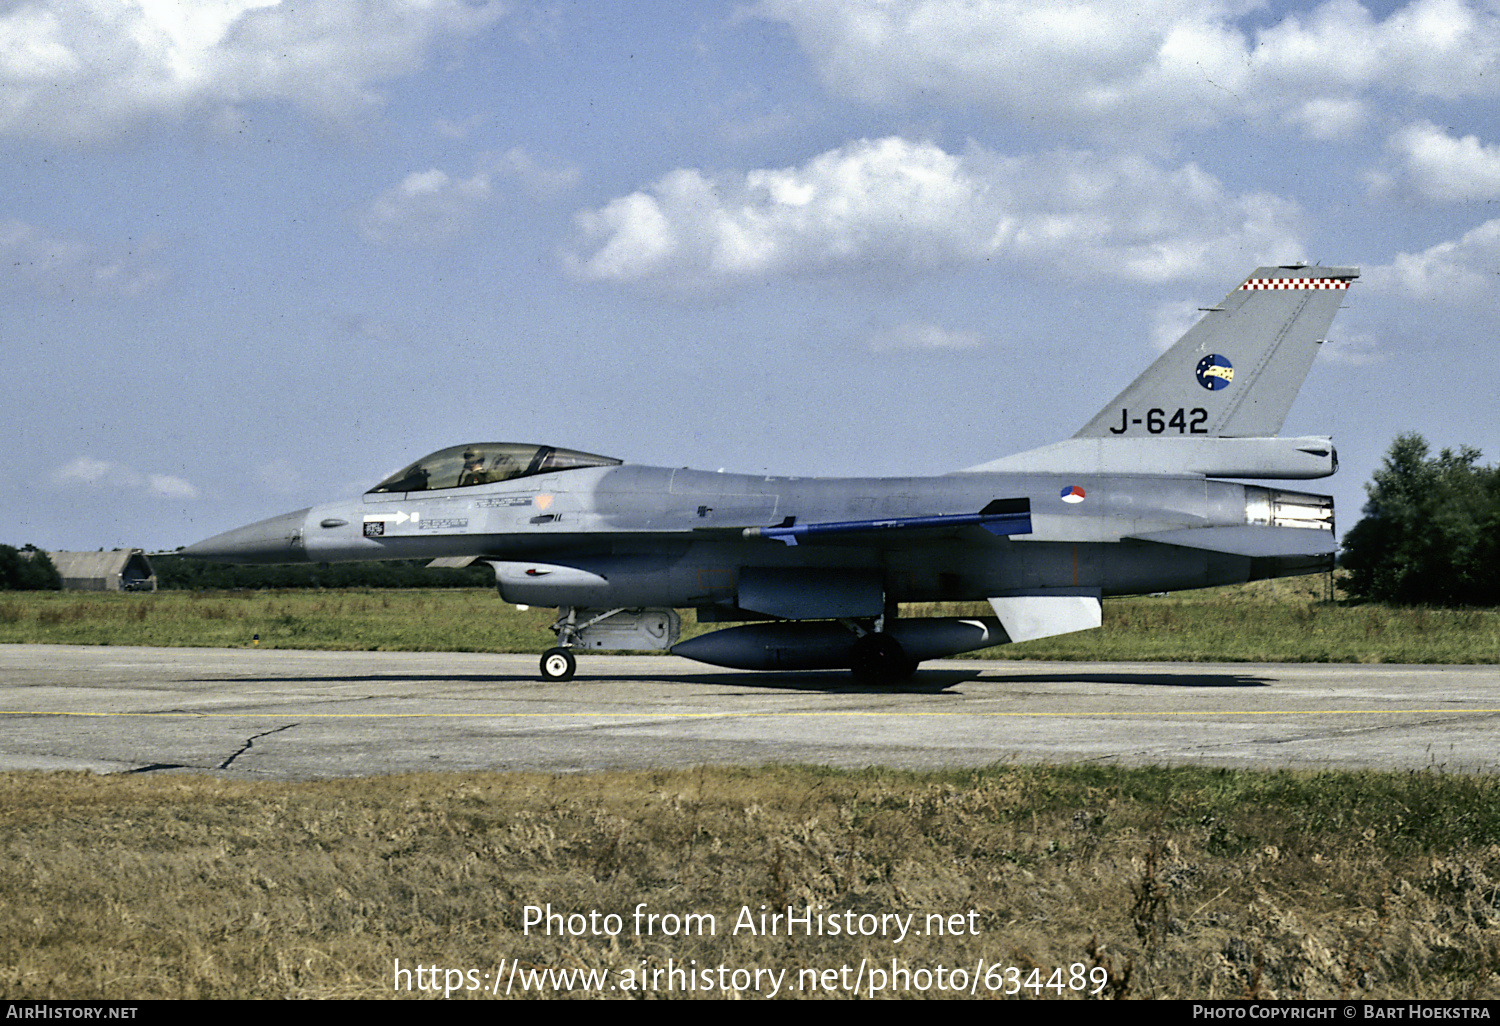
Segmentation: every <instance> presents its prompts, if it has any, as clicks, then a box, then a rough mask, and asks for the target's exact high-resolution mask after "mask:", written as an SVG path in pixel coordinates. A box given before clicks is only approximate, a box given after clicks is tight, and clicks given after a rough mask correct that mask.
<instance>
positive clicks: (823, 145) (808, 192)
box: [0, 0, 1500, 549]
mask: <svg viewBox="0 0 1500 1026" xmlns="http://www.w3.org/2000/svg"><path fill="white" fill-rule="evenodd" d="M1497 100H1500V5H1497V4H1496V3H1493V2H1489V3H1484V2H1462V0H1415V2H1411V3H1379V4H1375V3H1369V4H1360V3H1356V2H1352V0H1331V2H1327V3H1321V4H1282V3H1248V2H1247V3H1239V2H1197V0H1144V2H1140V3H1136V4H1132V5H1128V7H1127V6H1124V5H1118V4H1113V3H1104V2H1098V3H1090V2H1079V3H1052V4H1048V3H1042V4H1038V3H1036V2H1034V0H1026V2H998V0H997V2H981V0H926V2H911V3H896V2H882V0H798V2H792V0H765V2H762V3H753V4H743V5H739V4H718V3H671V4H610V3H524V2H514V3H477V2H474V3H470V2H462V0H405V2H401V0H361V2H358V3H355V2H351V0H328V2H324V0H298V2H296V3H291V2H275V0H203V2H198V3H192V2H176V0H134V2H126V0H83V2H80V0H20V2H5V0H0V148H3V153H4V160H0V293H3V304H0V339H3V343H4V347H5V352H6V354H7V356H8V357H9V359H8V363H9V366H10V370H11V373H10V374H9V375H8V379H9V382H10V384H9V385H8V386H7V397H6V402H5V403H4V405H3V411H4V412H3V414H0V416H3V423H4V425H5V428H6V436H7V437H8V438H9V439H10V440H11V444H10V445H8V446H6V447H5V449H4V450H3V452H0V465H3V468H4V472H5V478H6V480H8V481H10V482H12V485H11V486H10V487H8V488H5V489H0V516H3V519H4V522H5V525H6V526H5V529H4V530H3V531H0V541H3V542H6V543H9V544H16V545H19V544H23V543H28V542H30V543H34V544H37V545H40V546H42V547H44V548H53V549H93V548H100V547H104V548H112V547H116V546H141V547H144V548H147V549H164V548H175V547H177V546H179V545H184V544H187V543H190V542H192V541H195V540H198V539H200V538H203V537H205V536H207V535H210V534H214V533H217V532H219V531H222V530H225V529H228V528H231V527H235V526H238V525H240V524H242V523H245V522H248V521H251V520H255V519H260V518H263V517H266V516H271V515H273V514H277V513H281V512H284V511H286V510H290V509H294V508H298V507H300V506H305V505H310V504H312V503H315V502H320V501H326V500H330V499H334V498H340V497H345V496H349V495H353V494H357V493H358V492H360V491H362V490H364V489H365V488H367V487H369V486H370V485H371V484H373V483H374V482H375V481H377V480H379V479H380V478H381V477H383V476H384V475H386V474H387V473H389V472H391V471H393V470H395V469H396V468H398V467H399V466H402V465H405V464H406V463H408V462H410V461H411V460H413V459H415V458H417V457H418V456H421V455H422V454H424V453H426V452H428V451H431V450H434V449H438V448H441V447H444V446H448V445H453V444H459V443H462V442H466V441H471V440H472V441H502V440H514V441H527V442H546V443H550V444H556V445H562V446H567V447H570V448H575V449H583V450H586V451H591V452H598V453H603V454H606V455H610V456H616V457H620V458H623V459H625V460H627V461H630V462H640V463H653V464H659V465H670V466H695V467H702V468H708V469H717V468H721V467H722V468H724V469H727V470H731V471H744V472H750V473H758V472H770V473H787V474H831V475H833V474H836V475H904V474H921V473H941V472H946V471H950V470H955V469H960V468H962V467H966V466H971V465H974V464H977V463H981V462H984V461H986V460H990V459H993V458H996V457H998V456H1002V455H1005V454H1007V453H1010V452H1015V451H1019V450H1022V449H1026V448H1031V447H1034V446H1037V445H1041V444H1045V443H1047V442H1050V441H1054V440H1057V439H1060V438H1064V437H1067V436H1069V435H1071V434H1072V433H1073V432H1074V431H1075V430H1077V429H1078V427H1080V426H1081V425H1082V424H1083V423H1084V422H1085V421H1087V420H1088V419H1089V418H1090V417H1091V416H1092V415H1093V414H1094V412H1095V411H1097V410H1098V409H1099V408H1100V407H1102V406H1103V405H1104V403H1105V402H1106V401H1108V400H1109V399H1110V398H1111V397H1112V396H1113V395H1114V394H1115V393H1116V392H1117V391H1118V390H1119V389H1120V388H1121V387H1122V386H1123V385H1124V384H1126V383H1127V382H1128V381H1129V380H1130V379H1131V378H1133V377H1134V376H1135V375H1136V374H1137V373H1138V372H1139V371H1140V369H1141V368H1143V367H1144V366H1145V365H1146V363H1148V362H1149V361H1150V359H1152V358H1153V357H1154V355H1155V353H1156V352H1157V351H1158V350H1159V347H1160V346H1161V345H1162V344H1163V342H1164V341H1169V340H1170V338H1171V337H1175V335H1176V334H1177V333H1179V332H1180V331H1181V330H1182V329H1183V328H1185V327H1186V324H1187V319H1188V318H1190V317H1191V315H1192V312H1193V311H1194V310H1195V309H1196V308H1197V307H1200V306H1208V305H1212V304H1213V303H1214V302H1216V301H1217V300H1218V299H1220V298H1221V297H1222V296H1223V295H1224V294H1225V293H1226V292H1227V291H1228V290H1229V289H1230V288H1231V287H1232V286H1234V285H1235V284H1237V283H1238V281H1239V280H1240V279H1241V278H1242V277H1243V276H1244V275H1245V274H1246V273H1247V272H1248V271H1250V270H1251V269H1253V268H1254V267H1256V266H1257V265H1259V264H1263V263H1285V262H1292V261H1299V260H1307V261H1322V262H1324V263H1329V264H1337V265H1359V266H1361V267H1362V268H1363V269H1364V274H1363V277H1362V278H1361V280H1360V283H1359V284H1358V285H1357V286H1356V287H1355V289H1353V290H1351V292H1350V295H1349V299H1348V301H1347V303H1346V308H1345V310H1344V311H1343V312H1342V313H1341V314H1340V315H1339V318H1338V320H1337V321H1336V322H1335V324H1334V328H1333V331H1332V332H1331V335H1330V341H1329V344H1328V345H1327V346H1325V347H1324V350H1323V352H1322V353H1321V354H1320V356H1319V359H1318V361H1317V363H1316V364H1315V365H1314V367H1313V370H1312V373H1311V375H1310V376H1309V379H1308V383H1307V385H1306V387H1305V388H1304V390H1303V392H1302V395H1301V398H1300V399H1299V400H1298V402H1297V404H1296V405H1295V406H1294V407H1293V409H1292V412H1291V415H1290V417H1289V419H1288V422H1287V425H1286V427H1285V429H1284V433H1287V434H1326V433H1332V434H1333V435H1334V437H1335V440H1336V442H1337V443H1338V446H1339V451H1340V455H1341V458H1342V463H1343V469H1342V470H1341V472H1340V473H1339V475H1338V476H1337V477H1335V478H1333V479H1331V480H1328V481H1323V482H1315V483H1312V484H1311V488H1310V490H1315V491H1327V492H1331V493H1333V494H1334V495H1335V497H1336V498H1337V501H1338V504H1339V511H1340V513H1339V517H1340V524H1341V526H1342V527H1344V528H1347V527H1349V526H1351V525H1352V524H1353V523H1354V522H1355V520H1356V519H1357V517H1358V512H1359V507H1360V505H1361V504H1362V502H1363V500H1364V484H1365V483H1366V482H1367V481H1368V480H1369V478H1370V474H1371V472H1372V471H1373V470H1374V469H1375V468H1376V467H1377V466H1378V465H1379V462H1380V459H1381V457H1382V456H1383V454H1384V452H1385V450H1386V449H1387V447H1388V446H1389V444H1390V442H1391V440H1392V438H1393V437H1394V436H1395V435H1396V434H1397V433H1398V432H1401V431H1417V432H1420V433H1422V434H1423V435H1424V436H1426V438H1427V439H1428V441H1429V442H1430V443H1431V444H1432V445H1433V446H1434V448H1440V447H1444V446H1451V447H1456V446H1458V445H1464V444H1466V445H1473V446H1476V447H1478V448H1480V449H1481V450H1482V451H1483V453H1484V461H1485V462H1495V461H1496V460H1497V459H1500V416H1497V414H1500V401H1497V398H1496V395H1497V393H1496V387H1495V385H1494V384H1493V381H1492V379H1491V377H1490V375H1489V371H1490V369H1491V367H1492V365H1493V363H1494V357H1493V348H1494V346H1493V339H1494V335H1495V331H1496V323H1497V316H1496V315H1497V313H1500V303H1497V300H1496V286H1497V284H1500V203H1497V201H1500V124H1497V120H1500V102H1497ZM1304 487H1306V486H1304Z"/></svg>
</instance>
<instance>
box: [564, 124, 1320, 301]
mask: <svg viewBox="0 0 1500 1026" xmlns="http://www.w3.org/2000/svg"><path fill="white" fill-rule="evenodd" d="M1299 221H1300V213H1299V211H1298V209H1297V207H1296V206H1295V205H1294V204H1292V203H1290V202H1288V201H1286V200H1282V199H1279V198H1277V197H1274V196H1271V195H1269V194H1266V193H1245V194H1240V195H1235V194H1231V193H1229V192H1227V191H1226V190H1225V188H1224V186H1223V184H1222V183H1221V182H1219V181H1218V180H1217V179H1216V178H1214V177H1213V176H1212V175H1209V174H1207V173H1206V172H1204V171H1202V170H1201V169H1200V168H1198V167H1197V166H1196V165H1193V164H1188V165H1185V166H1183V167H1179V168H1163V167H1160V166H1158V165H1156V164H1154V163H1152V162H1150V161H1147V160H1145V159H1142V158H1138V157H1133V156H1120V155H1100V154H1096V153H1092V152H1089V151H1081V150H1060V151H1056V152H1052V153H1043V154H1036V155H1027V156H1022V157H1008V156H1004V155H1001V154H996V153H993V152H990V151H987V150H985V149H983V148H982V147H979V146H976V145H972V144H971V145H970V146H969V148H968V149H967V150H966V151H965V152H964V153H962V154H952V153H947V152H945V151H944V150H942V149H941V148H939V147H937V146H935V145H933V144H931V143H914V142H908V141H907V140H904V139H901V138H896V137H890V138H885V139H876V140H861V141H858V142H854V143H850V144H848V145H846V146H843V147H840V148H839V149H836V150H830V151H828V152H826V153H822V154H819V155H818V156H816V157H814V158H812V159H811V160H809V161H808V162H807V163H805V164H803V165H800V166H797V167H789V168H781V169H775V170H754V171H749V172H746V173H743V174H721V175H716V176H709V175H708V174H706V173H704V172H702V171H698V170H694V169H683V170H677V171H673V172H671V173H670V174H668V175H666V176H665V177H663V178H662V179H660V180H659V181H657V182H656V183H655V184H653V185H652V186H650V187H649V188H647V189H644V190H641V191H639V192H635V193H632V194H631V195H629V196H623V197H620V198H618V199H615V200H613V201H611V202H610V203H608V204H606V205H605V206H603V207H600V208H597V209H591V210H584V211H581V212H580V213H578V214H577V215H576V223H577V225H578V228H579V231H580V233H581V235H582V237H583V242H582V243H581V244H580V245H579V246H578V247H576V249H575V251H574V253H573V254H572V255H571V257H570V263H571V266H572V267H573V269H574V271H575V272H576V273H578V274H579V275H581V276H583V277H586V278H592V279H595V280H600V281H616V282H631V283H639V284H642V285H644V286H647V287H650V288H664V289H666V290H669V291H692V290H697V289H704V288H709V289H712V288H722V287H726V286H732V285H733V284H735V283H737V282H743V281H746V280H750V279H757V278H766V277H773V276H780V275H801V274H808V273H826V272H830V271H834V272H845V273H853V274H858V273H863V272H866V271H868V270H871V269H874V268H884V269H887V270H896V271H900V272H909V271H914V270H923V269H927V268H932V267H937V266H943V265H955V264H972V263H977V262H982V261H986V260H990V259H1003V260H1007V261H1011V262H1017V263H1022V264H1025V265H1027V266H1030V267H1033V268H1036V269H1038V270H1047V271H1051V272H1061V273H1065V274H1070V275H1079V274H1085V275H1104V276H1108V277H1115V278H1122V279H1126V280H1131V281H1166V280H1172V279H1184V278H1193V279H1196V278H1200V277H1205V276H1222V275H1224V274H1226V273H1227V274H1233V273H1238V272H1239V271H1240V270H1243V265H1244V264H1245V263H1246V262H1247V261H1255V260H1266V261H1272V262H1275V261H1280V262H1286V261H1288V260H1292V259H1296V258H1298V257H1300V256H1301V255H1302V253H1303V246H1302V244H1301V242H1300V240H1299V238H1298V234H1297V233H1298V222H1299Z"/></svg>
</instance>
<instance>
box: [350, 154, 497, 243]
mask: <svg viewBox="0 0 1500 1026" xmlns="http://www.w3.org/2000/svg"><path fill="white" fill-rule="evenodd" d="M490 192H491V190H490V176H489V173H488V172H485V171H480V172H478V173H477V174H475V175H474V176H473V177H472V178H466V179H460V180H455V179H452V178H449V177H448V175H447V173H446V172H444V171H440V170H438V169H437V168H432V169H430V170H427V171H413V172H412V173H411V174H409V175H407V176H406V178H405V179H404V180H403V181H402V182H401V184H399V185H396V186H393V187H392V188H390V189H387V190H386V191H385V192H383V193H381V194H380V195H379V196H378V197H376V199H375V202H374V203H372V204H371V205H370V209H369V210H368V211H367V212H366V213H365V215H364V217H363V218H361V220H360V234H362V235H363V236H364V237H365V239H366V240H368V241H370V242H375V243H386V242H400V243H408V244H427V243H436V242H441V241H443V240H445V239H448V238H451V237H453V236H455V235H458V234H460V233H461V232H463V231H464V230H465V229H467V228H468V227H469V225H470V224H471V223H472V222H473V220H474V218H475V216H476V215H477V214H478V212H479V210H480V208H482V207H483V206H484V205H485V204H486V203H488V202H489V199H490Z"/></svg>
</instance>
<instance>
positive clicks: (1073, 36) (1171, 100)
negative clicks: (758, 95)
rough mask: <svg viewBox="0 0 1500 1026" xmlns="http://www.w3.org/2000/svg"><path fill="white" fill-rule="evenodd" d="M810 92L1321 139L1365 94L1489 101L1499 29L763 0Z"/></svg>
mask: <svg viewBox="0 0 1500 1026" xmlns="http://www.w3.org/2000/svg"><path fill="white" fill-rule="evenodd" d="M757 11H758V12H759V14H760V15H761V16H762V17H766V18H769V19H773V20H777V21H782V22H785V23H786V24H787V25H788V26H789V27H790V28H791V30H792V32H793V34H794V35H795V37H796V38H797V40H798V42H799V43H800V45H801V47H802V49H803V51H804V52H805V53H806V54H807V55H808V56H809V58H810V59H811V60H812V61H813V62H814V64H815V66H816V67H817V69H818V72H819V74H820V75H821V77H822V78H823V81H824V82H825V83H826V84H827V85H828V87H829V88H831V89H833V90H834V91H836V92H839V93H841V94H844V95H847V96H851V97H854V98H856V99H859V100H862V101H865V102H867V103H871V104H882V105H885V104H890V105H904V104H925V103H928V102H931V101H932V100H934V99H937V100H941V101H947V102H958V103H962V104H972V105H976V106H979V107H982V108H986V109H992V110H999V111H1003V112H1006V113H1008V114H1011V115H1012V116H1015V117H1017V118H1024V119H1030V118H1041V117H1045V118H1047V119H1049V121H1051V122H1055V123H1057V124H1061V125H1065V126H1072V127H1078V128H1084V129H1089V130H1095V131H1099V132H1103V133H1107V134H1111V135H1130V134H1156V133H1167V134H1169V133H1172V132H1175V131H1178V130H1181V129H1185V128H1192V127H1203V126H1209V125H1214V124H1218V123H1221V122H1223V121H1225V120H1230V119H1233V120H1240V119H1244V118H1250V119H1252V120H1253V119H1267V118H1269V119H1273V120H1288V121H1292V122H1295V123H1299V124H1301V125H1302V126H1303V128H1304V130H1305V131H1307V132H1308V133H1309V134H1311V135H1314V136H1315V137H1319V138H1333V137H1337V135H1338V134H1340V133H1347V132H1348V131H1350V130H1351V128H1352V127H1354V126H1355V125H1357V124H1358V123H1360V122H1361V121H1362V120H1363V117H1364V101H1365V100H1366V99H1367V98H1368V94H1372V93H1376V92H1405V93H1415V94H1418V95H1425V96H1435V97H1441V98H1444V99H1456V98H1460V97H1471V96H1494V95H1496V93H1497V92H1500V18H1497V16H1496V13H1495V12H1494V11H1493V9H1492V8H1491V7H1490V6H1489V5H1487V4H1484V3H1482V2H1481V0H1414V2H1412V3H1409V4H1407V5H1406V6H1404V7H1401V8H1399V9H1397V10H1396V11H1394V12H1393V13H1391V14H1390V16H1389V17H1387V18H1385V19H1384V20H1377V19H1376V18H1375V17H1374V16H1372V15H1371V13H1370V12H1369V11H1368V10H1367V9H1366V8H1365V7H1364V6H1362V5H1361V4H1359V3H1357V2H1355V0H1328V2H1325V3H1322V4H1320V5H1318V6H1317V7H1315V8H1313V9H1312V10H1311V11H1308V12H1305V13H1300V12H1295V11H1294V12H1290V13H1286V14H1285V15H1282V14H1281V13H1280V12H1279V11H1278V12H1277V15H1276V16H1277V17H1278V19H1279V20H1278V21H1276V22H1275V23H1274V24H1269V25H1262V24H1258V23H1257V19H1265V20H1267V21H1269V18H1267V17H1266V12H1265V6H1264V5H1263V4H1260V3H1256V2H1254V0H1140V2H1137V3H1131V4H1118V3H1112V2H1104V0H1068V2H1061V3H1047V4H1037V3H1034V2H1032V0H915V2H911V3H900V4H895V3H888V2H885V0H763V2H762V3H761V4H760V5H759V6H758V8H757Z"/></svg>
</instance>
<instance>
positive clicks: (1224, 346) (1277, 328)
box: [1073, 266, 1359, 438]
mask: <svg viewBox="0 0 1500 1026" xmlns="http://www.w3.org/2000/svg"><path fill="white" fill-rule="evenodd" d="M1357 277H1359V268H1357V267H1307V266H1300V267H1261V268H1259V269H1257V270H1256V271H1255V272H1254V273H1253V274H1251V275H1250V277H1249V278H1246V279H1245V281H1244V282H1243V283H1242V284H1240V286H1239V287H1238V288H1236V289H1235V290H1234V291H1233V292H1231V293H1229V295H1228V296H1226V297H1224V301H1223V302H1222V303H1220V304H1219V305H1218V306H1216V307H1212V308H1211V309H1209V310H1208V311H1207V313H1206V314H1205V315H1204V317H1203V319H1202V320H1201V321H1199V322H1198V323H1197V324H1195V325H1194V326H1193V327H1192V328H1191V329H1189V331H1188V333H1187V334H1186V335H1183V336H1182V338H1180V339H1178V340H1177V342H1176V343H1175V344H1173V346H1172V348H1170V349H1168V350H1167V351H1166V352H1165V353H1163V354H1162V356H1161V357H1160V358H1159V359H1157V361H1156V362H1155V363H1153V364H1152V365H1151V366H1150V367H1148V368H1147V369H1146V371H1145V373H1143V374H1142V375H1141V376H1140V377H1138V378H1136V379H1135V381H1133V382H1131V383H1130V385H1129V386H1128V387H1126V389H1125V391H1123V392H1121V393H1120V394H1119V395H1118V396H1116V397H1115V398H1114V400H1113V401H1112V402H1110V403H1109V405H1107V406H1105V407H1104V409H1102V410H1101V411H1099V413H1098V415H1097V416H1095V417H1094V419H1093V420H1091V421H1089V422H1088V423H1087V424H1085V425H1084V426H1083V429H1082V430H1080V431H1079V432H1078V433H1077V434H1076V435H1074V436H1073V437H1074V438H1146V437H1152V436H1157V437H1173V438H1175V437H1183V438H1191V437H1197V438H1215V437H1219V438H1224V437H1228V438H1268V437H1270V436H1272V435H1275V434H1276V433H1277V432H1278V431H1280V430H1281V424H1282V422H1283V421H1284V420H1286V414H1287V410H1289V409H1290V408H1291V405H1292V400H1294V399H1295V398H1296V397H1297V391H1298V390H1299V389H1300V388H1301V387H1302V381H1303V379H1304V378H1306V377H1307V371H1308V369H1309V368H1310V367H1311V366H1312V361H1313V357H1314V356H1315V355H1317V350H1318V343H1320V342H1322V341H1323V336H1324V335H1325V334H1326V333H1327V331H1328V326H1329V325H1330V324H1331V323H1332V322H1333V315H1334V314H1335V313H1337V312H1338V308H1339V304H1340V303H1341V302H1342V301H1343V298H1344V293H1345V291H1346V290H1347V289H1348V288H1349V283H1350V282H1351V281H1353V280H1354V279H1355V278H1357Z"/></svg>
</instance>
